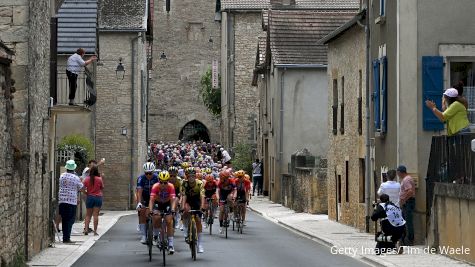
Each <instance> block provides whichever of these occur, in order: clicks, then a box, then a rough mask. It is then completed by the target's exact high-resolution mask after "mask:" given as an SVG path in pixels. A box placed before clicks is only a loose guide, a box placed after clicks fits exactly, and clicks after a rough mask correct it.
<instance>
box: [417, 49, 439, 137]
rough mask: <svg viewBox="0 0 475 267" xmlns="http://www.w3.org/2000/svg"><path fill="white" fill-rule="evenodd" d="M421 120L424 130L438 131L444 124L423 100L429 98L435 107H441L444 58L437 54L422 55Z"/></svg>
mask: <svg viewBox="0 0 475 267" xmlns="http://www.w3.org/2000/svg"><path fill="white" fill-rule="evenodd" d="M422 90H423V92H422V94H423V98H422V121H423V127H422V128H423V129H424V130H425V131H439V130H443V129H444V124H443V123H441V122H440V121H439V119H438V118H437V117H436V116H435V115H434V114H433V113H432V110H430V109H429V108H427V107H426V105H425V101H426V100H427V99H430V100H432V101H434V102H435V104H436V105H437V108H438V109H439V110H440V109H441V108H442V93H443V92H444V60H443V58H442V57H439V56H423V57H422Z"/></svg>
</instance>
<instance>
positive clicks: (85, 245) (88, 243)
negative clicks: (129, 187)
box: [58, 213, 134, 266]
mask: <svg viewBox="0 0 475 267" xmlns="http://www.w3.org/2000/svg"><path fill="white" fill-rule="evenodd" d="M133 214H134V213H130V214H120V215H116V216H114V217H112V219H111V221H110V222H109V223H108V224H107V225H105V226H104V232H102V233H101V234H100V235H99V236H98V237H97V239H96V238H94V237H91V238H90V239H88V240H87V241H86V242H84V243H83V244H82V245H80V246H79V247H78V248H77V249H76V250H74V252H73V253H71V254H70V255H69V256H68V257H66V258H65V259H64V260H63V261H62V262H61V263H60V264H59V265H58V266H71V265H73V264H74V263H75V262H76V261H77V260H78V259H79V258H80V257H81V256H82V255H84V254H85V253H86V252H87V251H88V250H89V249H90V248H91V247H92V246H93V245H94V244H95V243H96V241H98V240H99V239H100V238H101V237H102V236H103V235H104V234H105V233H107V232H108V231H109V230H110V229H111V228H112V227H113V226H114V225H115V224H116V223H117V222H118V221H119V219H120V218H122V217H124V216H128V215H133Z"/></svg>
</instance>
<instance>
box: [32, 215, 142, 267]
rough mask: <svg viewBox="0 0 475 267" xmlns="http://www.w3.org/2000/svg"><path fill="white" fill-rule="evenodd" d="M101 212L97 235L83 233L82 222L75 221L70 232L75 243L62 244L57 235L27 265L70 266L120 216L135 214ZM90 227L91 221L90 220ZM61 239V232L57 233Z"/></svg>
mask: <svg viewBox="0 0 475 267" xmlns="http://www.w3.org/2000/svg"><path fill="white" fill-rule="evenodd" d="M101 213H103V214H102V215H101V216H99V225H98V227H97V228H98V229H97V232H98V234H99V236H94V234H93V233H90V234H89V235H84V234H83V233H82V231H83V229H84V222H77V223H75V224H74V225H73V230H72V233H71V240H73V241H75V242H76V243H75V244H63V243H62V242H60V241H58V238H57V235H55V237H56V242H55V244H54V246H53V247H50V248H47V249H45V250H43V251H41V252H40V253H39V254H38V255H36V256H34V257H33V259H31V261H29V262H27V265H28V266H71V265H72V264H73V263H74V262H76V260H77V259H79V258H80V257H81V256H82V255H83V254H84V253H86V251H87V250H88V249H89V248H90V247H92V245H94V243H95V242H96V241H97V240H98V239H99V238H100V237H101V236H102V235H103V234H104V233H106V232H107V231H108V230H109V229H110V228H111V227H112V226H114V224H115V223H116V222H117V221H118V220H119V218H120V217H122V216H125V215H130V214H135V213H136V212H135V211H101ZM91 227H92V222H91ZM59 235H60V237H61V239H62V238H63V235H62V233H59Z"/></svg>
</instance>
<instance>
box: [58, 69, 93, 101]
mask: <svg viewBox="0 0 475 267" xmlns="http://www.w3.org/2000/svg"><path fill="white" fill-rule="evenodd" d="M57 73H58V75H57V79H56V101H55V105H59V106H63V105H64V106H66V105H68V104H69V81H68V76H67V75H66V66H58V72H57ZM74 102H75V104H76V105H78V106H82V107H85V108H88V107H90V106H92V105H94V104H95V103H96V90H95V77H94V75H93V73H92V72H91V71H90V70H89V69H87V68H84V71H81V72H80V73H79V75H78V79H77V89H76V95H75V98H74Z"/></svg>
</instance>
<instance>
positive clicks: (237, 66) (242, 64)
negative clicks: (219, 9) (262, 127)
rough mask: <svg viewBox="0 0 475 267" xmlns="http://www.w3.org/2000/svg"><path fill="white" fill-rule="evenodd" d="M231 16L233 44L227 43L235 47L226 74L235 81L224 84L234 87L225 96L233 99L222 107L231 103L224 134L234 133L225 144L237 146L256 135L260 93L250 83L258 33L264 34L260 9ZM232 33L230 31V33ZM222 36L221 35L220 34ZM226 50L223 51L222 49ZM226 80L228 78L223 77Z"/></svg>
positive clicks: (250, 140) (259, 34)
mask: <svg viewBox="0 0 475 267" xmlns="http://www.w3.org/2000/svg"><path fill="white" fill-rule="evenodd" d="M228 16H233V17H234V25H233V26H234V28H233V31H234V32H233V33H234V44H227V45H228V46H230V47H233V49H234V55H228V56H227V57H228V58H232V59H234V61H233V62H232V64H233V65H234V74H231V75H233V77H227V79H230V80H231V81H234V85H230V88H227V90H228V91H231V90H233V88H234V93H232V92H229V93H231V95H232V97H231V98H228V99H229V101H230V102H232V103H223V105H224V106H225V107H230V112H229V113H228V114H223V116H222V120H223V125H224V127H223V130H224V131H228V132H227V133H225V136H229V135H233V138H231V139H232V141H233V142H232V143H230V142H229V141H228V140H229V138H228V139H225V140H224V144H225V146H227V147H231V146H236V145H237V144H240V143H247V144H256V142H257V137H256V136H255V134H254V130H255V127H257V123H255V121H257V116H258V113H259V110H258V103H259V93H258V91H257V87H254V86H252V85H251V82H252V77H253V70H254V65H255V62H256V56H255V55H256V48H257V40H258V37H259V36H263V35H265V32H263V31H262V24H261V12H260V11H259V12H236V13H231V14H228ZM230 34H232V33H230ZM223 38H224V36H223ZM222 53H226V51H222ZM222 83H223V84H226V83H227V81H225V80H224V81H222ZM229 123H231V124H232V125H230V126H229V127H228V126H227V124H229Z"/></svg>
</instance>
